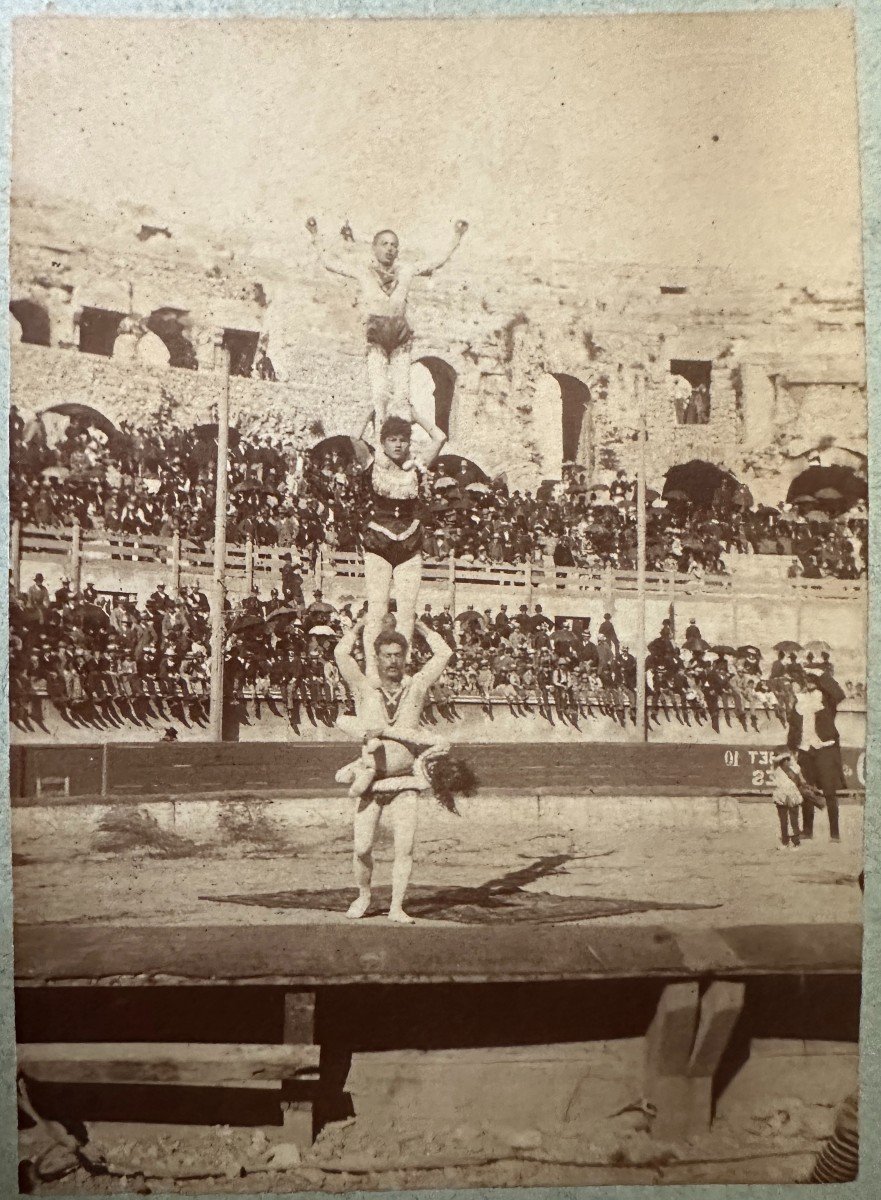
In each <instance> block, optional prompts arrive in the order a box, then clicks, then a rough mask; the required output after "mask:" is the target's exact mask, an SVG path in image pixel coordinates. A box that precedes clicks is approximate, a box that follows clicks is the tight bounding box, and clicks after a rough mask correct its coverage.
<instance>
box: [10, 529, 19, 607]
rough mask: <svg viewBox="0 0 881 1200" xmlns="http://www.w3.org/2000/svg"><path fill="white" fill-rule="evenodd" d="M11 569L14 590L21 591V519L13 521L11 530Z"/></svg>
mask: <svg viewBox="0 0 881 1200" xmlns="http://www.w3.org/2000/svg"><path fill="white" fill-rule="evenodd" d="M9 570H10V573H11V576H12V590H13V591H14V592H19V591H21V521H18V520H15V521H13V522H12V528H11V529H10V530H9Z"/></svg>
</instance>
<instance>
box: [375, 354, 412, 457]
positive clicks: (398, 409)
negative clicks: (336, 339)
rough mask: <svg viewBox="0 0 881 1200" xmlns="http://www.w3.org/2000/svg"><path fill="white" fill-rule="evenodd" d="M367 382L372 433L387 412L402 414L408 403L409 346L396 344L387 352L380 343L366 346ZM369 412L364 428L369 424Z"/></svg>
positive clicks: (380, 424)
mask: <svg viewBox="0 0 881 1200" xmlns="http://www.w3.org/2000/svg"><path fill="white" fill-rule="evenodd" d="M367 383H368V386H369V388H370V404H371V411H372V413H373V423H374V436H375V437H376V438H379V431H380V429H381V428H382V423H383V421H384V420H385V419H386V417H387V416H388V415H389V414H390V413H394V414H395V415H396V416H404V414H405V413H407V411H408V409H409V404H410V347H409V345H407V346H399V347H398V348H397V350H392V352H391V354H389V355H387V354H386V352H385V350H383V348H382V346H374V345H373V344H370V345H368V347H367ZM370 415H371V414H370V413H368V414H367V420H366V421H365V423H364V430H366V429H367V426H368V425H369V424H370Z"/></svg>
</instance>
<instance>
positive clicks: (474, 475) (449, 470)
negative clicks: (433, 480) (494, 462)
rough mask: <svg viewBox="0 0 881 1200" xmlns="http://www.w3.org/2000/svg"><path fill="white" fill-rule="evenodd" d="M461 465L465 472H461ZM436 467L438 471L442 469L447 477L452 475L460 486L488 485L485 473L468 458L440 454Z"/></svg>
mask: <svg viewBox="0 0 881 1200" xmlns="http://www.w3.org/2000/svg"><path fill="white" fill-rule="evenodd" d="M463 464H464V465H465V468H466V469H465V470H464V471H463V470H462V466H463ZM436 465H437V467H438V469H440V468H441V467H443V469H444V471H445V473H446V474H447V475H452V476H453V478H454V479H455V480H457V481H458V483H459V484H460V485H461V486H463V487H464V486H465V485H466V484H469V483H489V482H490V478H489V476H488V475H487V473H486V472H485V471H482V470H481V469H480V467H479V466H478V465H477V463H474V462H472V461H471V459H470V458H463V457H462V455H461V454H442V455H441V456H440V458H438V459H437V462H436Z"/></svg>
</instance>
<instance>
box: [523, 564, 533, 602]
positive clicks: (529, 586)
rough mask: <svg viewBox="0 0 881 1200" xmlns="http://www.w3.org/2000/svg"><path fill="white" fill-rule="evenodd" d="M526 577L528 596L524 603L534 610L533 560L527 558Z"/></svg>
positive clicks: (524, 568) (525, 565)
mask: <svg viewBox="0 0 881 1200" xmlns="http://www.w3.org/2000/svg"><path fill="white" fill-rule="evenodd" d="M523 572H524V576H525V579H526V596H525V597H524V602H525V604H526V606H527V607H528V608H532V559H531V558H527V560H526V562H525V564H524V567H523Z"/></svg>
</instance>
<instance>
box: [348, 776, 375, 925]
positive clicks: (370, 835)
mask: <svg viewBox="0 0 881 1200" xmlns="http://www.w3.org/2000/svg"><path fill="white" fill-rule="evenodd" d="M381 812H382V809H381V808H380V807H379V805H378V804H377V803H376V801H375V800H370V801H367V802H365V801H364V800H363V799H359V800H357V801H356V809H355V838H354V841H355V846H354V854H353V857H352V863H353V866H354V868H355V886H356V887H357V889H358V895H357V897H356V899H355V900H354V901H353V902H352V903H351V904H350V905H349V909H348V912H347V913H346V916H347V917H351V918H352V919H353V920H357V919H358V918H359V917H363V916H364V914H365V913H366V912H367V910H368V908H369V907H370V884H371V881H372V879H373V844H374V842H375V841H376V829H377V826H378V824H379V818H380V815H381Z"/></svg>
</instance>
